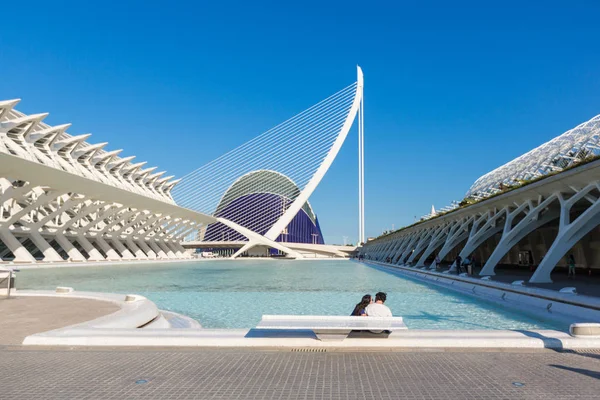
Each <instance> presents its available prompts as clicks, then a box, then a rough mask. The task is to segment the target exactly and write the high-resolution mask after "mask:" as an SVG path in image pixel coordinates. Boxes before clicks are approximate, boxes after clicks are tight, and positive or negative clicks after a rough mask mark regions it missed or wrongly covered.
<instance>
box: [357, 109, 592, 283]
mask: <svg viewBox="0 0 600 400" xmlns="http://www.w3.org/2000/svg"><path fill="white" fill-rule="evenodd" d="M599 249H600V115H599V116H596V117H594V118H592V119H590V120H589V121H586V122H584V123H582V124H580V125H578V126H576V127H575V128H573V129H570V130H568V131H567V132H565V133H563V134H562V135H559V136H557V137H555V138H554V139H552V140H550V141H548V142H546V143H544V144H542V145H540V146H538V147H536V148H535V149H533V150H531V151H529V152H527V153H525V154H523V155H522V156H520V157H518V158H516V159H514V160H512V161H510V162H508V163H506V164H504V165H502V166H500V167H498V168H496V169H494V170H493V171H490V172H489V173H487V174H485V175H483V176H482V177H480V178H479V179H477V180H476V181H475V182H474V183H473V185H472V186H471V187H470V189H469V190H468V192H467V193H466V196H465V199H464V200H463V201H462V202H460V203H457V204H456V206H454V207H453V208H452V209H450V210H449V211H446V210H444V209H442V212H440V213H437V214H435V213H433V212H432V213H431V214H430V215H429V216H427V218H424V219H423V220H422V221H420V222H418V223H416V224H413V225H411V226H408V227H405V228H402V229H399V230H397V231H394V232H391V233H389V234H386V235H382V236H381V237H379V238H376V239H374V240H371V241H369V242H368V243H367V244H366V245H365V246H364V247H363V248H362V249H361V252H360V254H361V255H362V256H364V257H365V258H367V259H371V260H378V261H386V262H389V263H393V264H397V265H405V266H411V267H417V268H423V267H426V266H427V267H429V268H431V269H436V263H434V262H433V261H434V260H436V259H437V260H439V261H441V262H442V264H445V265H450V266H451V268H450V270H451V271H456V267H457V266H456V260H457V256H460V258H461V259H462V260H465V259H466V258H467V257H469V258H470V259H475V260H477V263H476V264H477V268H479V267H481V270H479V269H478V271H477V272H478V273H479V274H480V275H482V276H491V275H496V273H497V270H498V269H502V268H506V269H509V270H512V269H514V268H515V267H516V266H521V269H522V270H523V272H525V271H526V272H527V273H528V274H529V275H530V276H529V282H531V283H549V282H552V273H553V272H555V269H556V267H557V266H559V267H562V268H564V269H565V270H566V268H567V266H568V265H575V266H576V268H578V269H583V270H585V271H586V273H588V274H596V273H597V271H598V269H600V250H599ZM517 268H518V267H517ZM592 271H593V272H592ZM565 275H566V273H565Z"/></svg>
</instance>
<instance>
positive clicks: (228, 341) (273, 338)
mask: <svg viewBox="0 0 600 400" xmlns="http://www.w3.org/2000/svg"><path fill="white" fill-rule="evenodd" d="M23 344H25V345H42V346H111V347H118V346H126V347H132V346H133V347H137V346H149V347H211V348H212V347H221V348H236V347H239V348H272V349H293V348H330V349H336V348H339V349H348V348H353V349H356V348H359V349H365V350H368V349H406V348H408V349H416V348H444V349H469V348H471V349H554V350H578V349H598V348H600V337H595V338H575V337H572V336H570V335H569V334H568V333H566V332H559V331H552V330H538V331H521V332H519V331H506V330H497V331H496V330H488V331H481V330H479V331H465V330H456V331H450V330H410V329H409V330H407V331H399V332H393V333H392V334H390V336H389V337H388V338H376V339H372V338H347V339H345V340H343V341H334V342H327V341H319V340H317V339H316V337H315V335H314V334H313V333H312V332H310V331H289V332H285V331H277V332H264V331H258V332H257V330H246V329H161V330H154V329H104V328H103V329H90V328H75V329H69V330H66V331H62V332H57V331H51V332H46V333H43V334H36V335H31V336H28V337H27V338H26V339H25V341H24V342H23Z"/></svg>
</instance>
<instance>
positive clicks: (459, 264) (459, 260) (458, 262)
mask: <svg viewBox="0 0 600 400" xmlns="http://www.w3.org/2000/svg"><path fill="white" fill-rule="evenodd" d="M454 263H455V264H456V275H458V274H460V271H461V269H462V257H461V256H460V254H457V255H456V258H455V259H454Z"/></svg>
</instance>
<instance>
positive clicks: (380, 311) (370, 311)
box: [350, 292, 392, 317]
mask: <svg viewBox="0 0 600 400" xmlns="http://www.w3.org/2000/svg"><path fill="white" fill-rule="evenodd" d="M386 298H387V296H386V294H385V293H383V292H378V293H377V294H376V295H375V302H373V298H372V297H371V295H370V294H365V295H364V296H363V298H362V300H361V302H360V303H358V304H357V305H356V307H354V311H352V314H350V315H351V316H362V317H391V316H392V311H391V310H390V308H389V307H388V306H386V305H385V304H383V303H385V300H386Z"/></svg>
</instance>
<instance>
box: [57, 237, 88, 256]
mask: <svg viewBox="0 0 600 400" xmlns="http://www.w3.org/2000/svg"><path fill="white" fill-rule="evenodd" d="M55 235H56V236H55V237H54V238H55V239H56V243H58V244H59V245H60V247H62V248H63V250H64V251H65V252H66V253H67V254H68V255H69V260H71V261H85V260H86V259H85V257H84V256H83V254H81V252H80V251H79V250H77V249H76V248H75V246H73V243H71V242H70V241H69V239H67V238H66V237H65V235H64V234H62V233H60V232H56V234H55Z"/></svg>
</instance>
